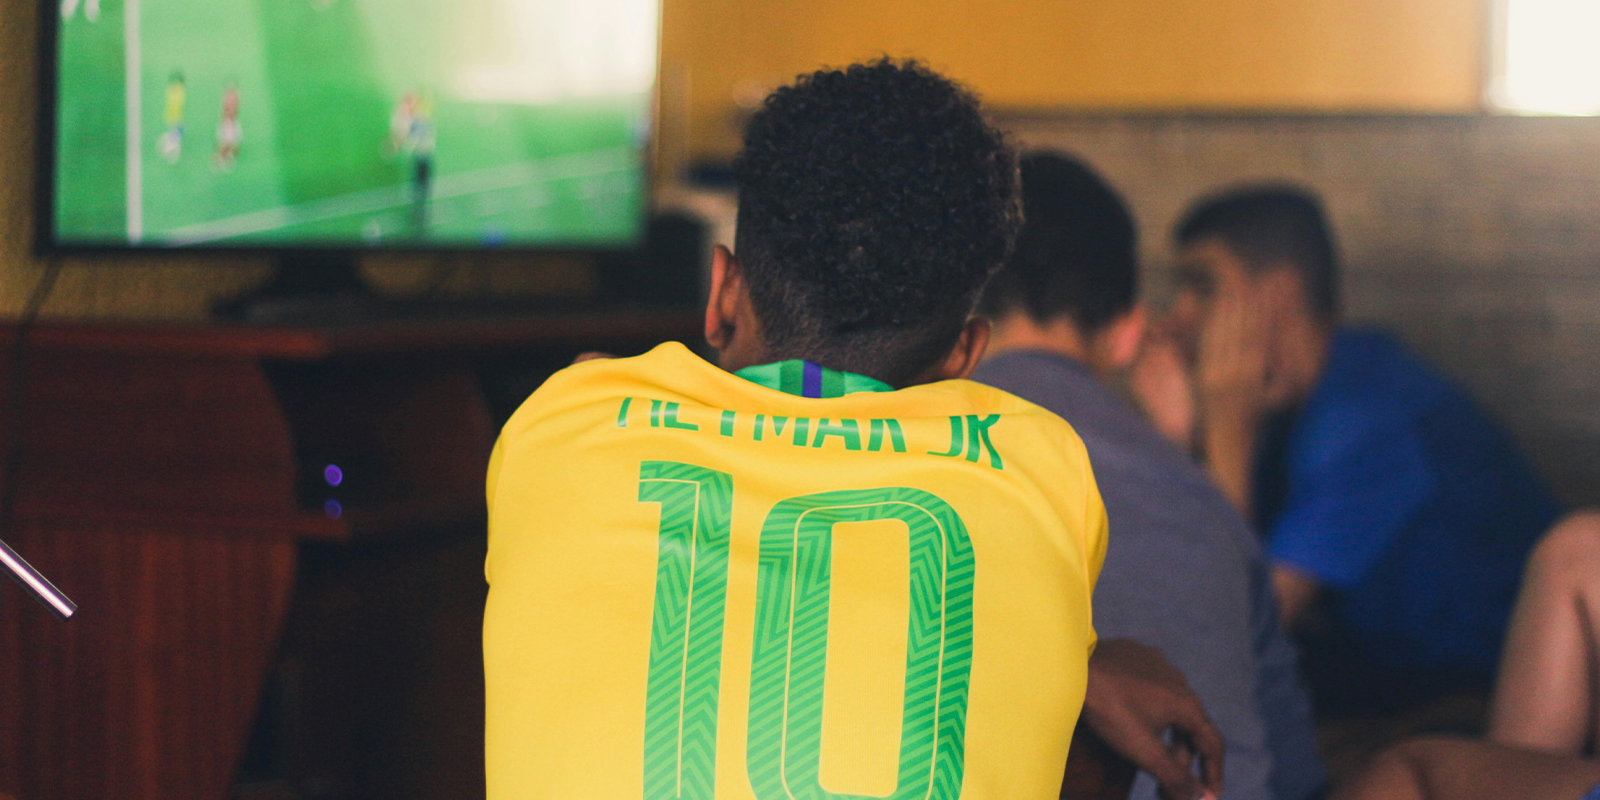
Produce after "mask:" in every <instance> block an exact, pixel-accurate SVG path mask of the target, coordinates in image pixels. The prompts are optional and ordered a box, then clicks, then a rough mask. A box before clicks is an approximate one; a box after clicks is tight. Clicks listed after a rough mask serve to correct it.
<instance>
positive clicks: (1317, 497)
mask: <svg viewBox="0 0 1600 800" xmlns="http://www.w3.org/2000/svg"><path fill="white" fill-rule="evenodd" d="M1278 456H1279V457H1278V459H1275V460H1272V461H1267V460H1264V461H1263V462H1261V465H1262V466H1264V467H1265V469H1264V470H1263V471H1262V472H1261V473H1258V474H1259V478H1260V479H1259V480H1258V482H1257V485H1258V486H1262V487H1265V490H1264V491H1263V492H1261V493H1258V497H1257V512H1258V513H1257V518H1258V519H1259V520H1260V522H1261V525H1262V528H1263V530H1265V531H1266V532H1267V546H1268V550H1269V552H1270V553H1271V554H1272V556H1274V557H1275V558H1277V559H1278V560H1280V561H1283V562H1286V563H1288V564H1289V565H1291V566H1294V567H1296V568H1298V569H1300V570H1302V571H1304V572H1306V573H1308V574H1310V575H1311V576H1313V577H1315V578H1316V579H1317V580H1318V581H1320V582H1321V583H1322V584H1323V585H1324V586H1326V587H1327V588H1328V589H1329V590H1330V595H1331V600H1332V608H1333V613H1334V615H1335V617H1336V620H1337V621H1338V622H1339V623H1340V624H1341V625H1342V626H1343V627H1344V628H1345V629H1346V630H1347V631H1348V632H1349V633H1350V634H1351V635H1353V636H1354V637H1355V639H1356V641H1357V642H1358V643H1359V644H1360V645H1361V648H1362V650H1363V651H1364V655H1366V656H1367V657H1368V658H1371V659H1373V660H1375V661H1378V662H1381V663H1387V664H1391V665H1394V666H1399V667H1408V668H1418V669H1447V670H1456V671H1465V672H1469V673H1475V674H1479V675H1485V676H1486V675H1489V674H1491V673H1492V672H1493V670H1494V667H1495V664H1496V663H1497V661H1498V659H1499V655H1500V643H1501V638H1502V636H1503V635H1504V631H1505V627H1506V623H1507V620H1508V618H1509V615H1510V609H1511V604H1512V602H1513V601H1514V600H1515V597H1516V592H1517V586H1518V583H1519V579H1520V576H1521V572H1522V564H1523V561H1524V559H1525V558H1526V556H1527V553H1528V551H1529V549H1530V548H1531V547H1532V546H1533V544H1534V543H1535V542H1536V541H1537V540H1538V538H1539V536H1540V535H1541V534H1542V533H1543V532H1544V531H1545V530H1546V529H1547V528H1549V527H1550V525H1551V524H1552V523H1553V522H1554V520H1555V518H1556V516H1557V514H1558V513H1559V508H1558V506H1557V504H1556V503H1555V501H1554V500H1553V499H1552V498H1551V496H1550V494H1549V492H1548V491H1547V490H1546V489H1545V487H1544V486H1543V485H1542V484H1541V483H1540V482H1539V480H1538V479H1537V478H1535V477H1534V475H1533V473H1532V471H1531V470H1530V469H1529V468H1528V466H1527V464H1526V463H1525V462H1524V461H1523V459H1522V457H1521V456H1520V455H1519V454H1518V453H1517V451H1516V449H1515V448H1514V447H1513V446H1512V445H1511V442H1510V441H1509V440H1508V439H1507V437H1506V435H1505V434H1504V433H1503V432H1502V431H1501V430H1500V429H1499V428H1498V427H1497V426H1496V425H1495V424H1494V423H1493V422H1491V421H1490V420H1489V418H1488V417H1487V416H1486V415H1485V414H1484V413H1483V412H1482V411H1481V410H1479V408H1478V407H1477V406H1476V405H1475V404H1473V402H1472V401H1471V400H1469V399H1468V398H1467V397H1466V396H1465V395H1464V394H1462V393H1461V392H1460V391H1459V390H1458V389H1456V388H1455V387H1453V386H1451V385H1450V384H1449V383H1447V382H1446V381H1445V380H1444V379H1443V378H1441V377H1439V376H1438V375H1437V374H1436V373H1434V372H1433V371H1432V370H1431V369H1430V368H1429V367H1428V366H1427V365H1426V364H1424V363H1422V361H1420V360H1419V359H1417V358H1416V357H1415V356H1413V355H1411V354H1410V353H1408V352H1406V351H1405V350H1404V349H1402V348H1401V346H1400V345H1399V344H1398V343H1397V342H1395V340H1394V339H1393V338H1391V337H1390V336H1388V335H1387V334H1384V333H1381V332H1378V331H1360V330H1342V331H1340V332H1339V333H1338V334H1336V336H1335V337H1334V340H1333V343H1332V347H1331V350H1330V352H1329V355H1328V362H1327V366H1326V369H1325V371H1324V374H1323V376H1322V380H1321V382H1320V383H1319V384H1318V385H1317V387H1316V388H1315V389H1314V390H1313V392H1312V394H1311V396H1310V397H1309V398H1308V399H1307V401H1306V403H1305V405H1304V406H1303V407H1302V408H1301V410H1300V412H1299V414H1298V415H1297V416H1296V417H1295V419H1294V420H1293V422H1292V423H1291V425H1290V427H1289V428H1288V429H1287V438H1286V440H1285V441H1284V443H1283V449H1282V450H1281V452H1280V453H1279V454H1278ZM1271 473H1276V474H1271ZM1273 494H1276V495H1277V496H1275V497H1274V496H1271V495H1273Z"/></svg>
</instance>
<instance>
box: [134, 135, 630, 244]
mask: <svg viewBox="0 0 1600 800" xmlns="http://www.w3.org/2000/svg"><path fill="white" fill-rule="evenodd" d="M632 155H633V151H631V150H628V149H624V148H618V149H614V150H597V151H594V152H589V153H572V154H569V155H564V156H556V157H554V158H548V159H545V160H543V161H528V162H523V163H521V164H511V165H508V166H502V167H490V168H488V169H480V170H475V171H473V172H463V173H460V174H456V175H447V176H445V177H442V178H439V179H438V180H436V181H434V182H433V185H432V187H431V189H430V191H429V192H428V200H429V202H437V201H440V200H449V199H451V198H455V197H463V196H466V195H473V194H482V193H484V192H493V191H499V190H502V189H515V188H517V187H519V186H528V185H531V184H534V183H540V182H545V181H553V180H563V179H567V178H584V177H588V176H591V175H603V174H605V173H609V172H619V171H622V170H624V169H627V168H628V167H629V166H630V165H631V161H632V159H631V156H632ZM412 191H413V190H412V187H411V184H402V185H399V186H386V187H384V188H382V189H370V190H368V191H365V192H356V193H353V194H345V195H339V196H338V197H328V198H324V199H322V200H314V201H312V202H309V203H301V204H299V205H292V206H278V207H276V208H269V209H265V210H262V211H252V212H249V213H247V214H239V215H237V216H233V217H225V218H223V219H218V220H211V221H210V222H200V223H196V224H194V225H185V226H183V227H181V228H174V229H172V230H170V231H166V232H165V233H163V234H161V236H160V238H161V239H162V240H163V241H164V242H165V243H167V244H172V245H179V246H183V245H196V244H205V243H206V242H214V241H217V240H219V239H229V238H232V237H235V236H249V235H251V234H256V233H265V232H267V231H271V230H276V229H278V228H286V227H289V226H291V225H304V224H307V223H313V222H325V221H327V220H331V219H338V218H340V217H351V216H356V215H358V214H373V213H376V212H379V211H385V210H388V209H392V208H404V207H406V206H409V205H411V204H412V202H413V194H412Z"/></svg>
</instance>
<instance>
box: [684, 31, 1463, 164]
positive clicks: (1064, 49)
mask: <svg viewBox="0 0 1600 800" xmlns="http://www.w3.org/2000/svg"><path fill="white" fill-rule="evenodd" d="M665 3H666V9H665V12H666V13H665V20H666V25H665V30H664V32H663V41H662V59H663V62H664V64H666V65H667V66H668V68H669V69H675V70H679V71H680V72H681V73H683V74H686V75H687V78H688V84H689V91H688V92H687V97H685V96H683V94H682V93H674V92H673V91H671V90H670V89H669V91H667V93H666V97H665V102H666V104H667V107H666V111H667V113H669V114H672V113H679V114H686V115H687V116H688V117H689V119H690V125H691V127H692V130H693V140H694V145H693V147H694V149H696V150H700V151H724V150H727V149H729V148H731V147H732V146H733V145H732V139H731V133H732V131H733V130H734V128H735V126H734V124H733V123H732V121H731V120H732V113H733V108H734V102H733V98H734V95H735V93H736V92H737V91H739V90H740V89H741V87H750V86H770V85H775V84H779V83H783V82H786V81H788V80H789V79H791V78H792V77H793V76H794V75H795V74H797V73H799V72H802V71H806V70H810V69H814V68H816V67H817V66H819V65H824V64H844V63H849V62H852V61H857V60H861V59H864V58H871V57H872V56H874V55H877V54H880V53H887V54H889V55H893V56H897V57H904V56H915V57H918V58H922V59H924V60H926V61H928V62H929V63H930V64H932V65H933V66H934V67H936V68H938V69H940V70H942V71H944V72H946V73H948V74H950V75H952V76H954V77H957V78H960V79H961V80H963V81H965V82H967V83H968V84H969V85H971V86H973V87H974V88H976V89H977V90H978V91H979V92H980V93H981V94H982V95H983V96H984V97H985V99H986V100H987V101H988V102H989V103H991V104H993V105H995V106H1003V107H1010V108H1040V109H1060V108H1070V107H1077V108H1086V107H1087V108H1162V109H1171V108H1196V109H1276V110H1282V109H1306V110H1319V111H1374V110H1377V111H1424V112H1440V111H1444V112H1452V111H1453V112H1460V111H1472V110H1475V109H1476V108H1477V107H1478V97H1479V91H1480V90H1479V87H1480V84H1481V82H1482V66H1481V62H1482V59H1481V56H1480V54H1481V53H1482V51H1483V50H1484V43H1483V32H1484V31H1485V30H1486V28H1487V24H1486V21H1485V14H1486V11H1485V8H1484V6H1485V4H1484V3H1483V2H1482V0H1117V1H1115V2H1111V1H1108V0H1099V1H1098V2H1096V1H1095V0H1062V1H1060V2H1029V1H1026V0H988V1H987V2H980V0H809V2H794V1H793V0H781V1H780V0H769V1H768V2H757V3H737V2H729V0H665Z"/></svg>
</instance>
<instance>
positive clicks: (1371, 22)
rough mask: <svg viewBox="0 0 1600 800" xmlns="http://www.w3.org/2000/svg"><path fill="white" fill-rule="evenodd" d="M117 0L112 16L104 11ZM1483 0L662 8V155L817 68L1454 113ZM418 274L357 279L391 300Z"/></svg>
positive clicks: (14, 23)
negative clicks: (385, 288)
mask: <svg viewBox="0 0 1600 800" xmlns="http://www.w3.org/2000/svg"><path fill="white" fill-rule="evenodd" d="M108 1H109V2H116V1H117V0H108ZM1481 5H1483V2H1482V0H1337V2H1324V1H1322V0H1115V1H1114V2H1111V1H1108V0H1032V1H1031V2H1023V1H1022V0H804V1H803V2H802V0H765V1H764V2H750V1H749V0H743V1H741V0H664V11H663V13H664V31H663V36H662V62H663V65H664V67H665V80H664V89H663V91H664V95H665V96H664V100H663V102H664V115H665V120H664V127H665V129H666V131H667V133H668V134H669V135H671V136H674V137H676V138H675V139H672V140H669V141H667V142H665V143H664V146H665V149H666V152H668V153H678V154H688V153H691V152H700V153H721V154H725V153H727V152H729V151H731V149H732V148H733V147H734V146H735V138H734V121H733V120H734V119H735V114H734V113H733V111H732V109H733V108H734V96H735V94H736V92H738V91H740V90H745V91H746V92H749V91H750V90H755V91H757V92H759V90H760V88H761V87H765V86H768V85H772V84H776V83H780V82H783V81H786V80H788V79H789V78H791V77H792V76H793V75H794V74H796V73H798V72H800V71H803V70H808V69H812V68H814V67H816V66H817V65H819V64H824V63H835V64H837V63H843V62H848V61H852V60H857V59H861V58H866V57H870V56H872V55H874V54H877V53H889V54H893V55H897V56H907V55H915V56H920V57H923V58H925V59H927V60H928V61H929V62H930V63H932V64H933V65H934V66H935V67H938V68H940V69H943V70H946V71H948V72H949V73H951V74H952V75H955V76H957V77H959V78H961V79H963V80H965V81H967V82H969V83H970V84H972V85H973V86H974V87H975V88H977V89H978V90H979V91H980V92H982V93H983V94H984V95H985V96H986V97H987V99H988V100H989V101H990V102H991V103H993V104H995V105H997V106H1011V107H1032V108H1058V107H1066V106H1114V107H1164V108H1168V107H1195V108H1236V107H1252V108H1255V107H1262V108H1307V109H1319V110H1334V111H1338V110H1350V109H1374V108H1381V109H1397V110H1411V111H1427V112H1432V111H1441V110H1443V111H1450V110H1467V109H1472V108H1474V107H1475V104H1476V98H1477V95H1478V82H1479V78H1478V75H1479V64H1478V61H1479V59H1478V53H1479V51H1480V50H1481V49H1482V47H1481V41H1480V40H1481V36H1480V30H1481V29H1482V28H1483V24H1482V14H1481V12H1480V6H1481ZM36 8H37V4H36V0H0V314H15V313H16V312H17V310H18V309H20V308H21V306H22V303H23V301H24V299H25V297H26V295H27V293H28V291H29V290H30V289H31V287H32V285H33V283H34V281H35V279H36V278H37V276H38V274H39V269H40V264H39V262H38V261H37V260H36V259H34V258H32V257H31V255H30V254H29V247H30V240H31V235H32V221H31V209H32V204H33V199H32V193H33V169H34V163H33V131H34V117H35V114H34V105H33V97H34V64H35V58H36V55H35V47H36V39H37V34H36V30H35V19H36ZM439 266H440V265H439V264H438V263H436V261H434V260H432V259H420V260H419V259H412V260H410V261H408V262H404V263H393V262H391V263H389V264H387V265H378V266H376V267H374V268H372V269H369V272H371V273H372V274H374V275H375V276H376V277H378V278H379V279H380V280H382V281H384V282H385V283H386V284H387V285H389V286H391V287H393V288H394V289H395V290H397V291H405V290H407V289H409V288H414V287H420V286H423V285H426V284H427V283H429V282H430V280H431V277H432V275H433V274H434V273H435V271H436V269H438V268H439ZM265 274H266V265H265V263H264V262H262V261H261V260H260V259H236V258H226V259H207V260H192V259H181V260H163V259H160V258H152V259H142V260H129V259H117V260H104V259H92V260H76V259H75V260H69V261H68V262H67V269H66V270H65V272H64V273H63V275H62V278H61V282H60V285H59V287H58V289H57V290H56V293H55V294H54V295H53V296H52V298H51V300H50V302H49V304H48V305H47V306H46V312H47V313H50V314H59V315H73V316H96V317H106V316H112V317H150V318H199V317H202V316H203V315H204V314H205V309H206V307H207V306H208V305H209V303H210V302H211V301H212V300H214V299H216V298H219V297H225V296H228V295H230V294H233V293H235V292H238V291H242V290H243V289H245V288H247V287H249V286H251V285H254V284H255V283H258V282H259V281H261V280H262V279H263V277H264V276H265ZM455 275H456V278H455V280H454V284H453V286H454V288H455V289H457V290H458V291H462V292H471V291H478V290H487V291H493V292H502V293H503V292H556V293H565V294H582V293H583V292H585V291H586V290H587V289H588V288H589V285H590V284H589V283H588V282H587V281H588V279H587V274H586V272H585V271H584V270H582V269H575V268H572V267H571V265H566V264H545V263H527V262H524V263H512V264H503V265H498V266H484V265H482V264H479V263H476V262H474V263H471V264H468V265H466V266H465V267H464V268H463V269H460V270H457V271H456V273H455Z"/></svg>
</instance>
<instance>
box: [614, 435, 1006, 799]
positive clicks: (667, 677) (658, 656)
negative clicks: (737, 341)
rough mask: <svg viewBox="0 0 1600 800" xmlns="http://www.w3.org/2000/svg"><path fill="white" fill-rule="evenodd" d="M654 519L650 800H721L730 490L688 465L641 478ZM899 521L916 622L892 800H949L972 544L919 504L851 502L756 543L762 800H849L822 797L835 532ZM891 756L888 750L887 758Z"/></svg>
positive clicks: (652, 470)
mask: <svg viewBox="0 0 1600 800" xmlns="http://www.w3.org/2000/svg"><path fill="white" fill-rule="evenodd" d="M639 480H640V483H639V500H640V501H641V502H656V503H660V504H661V523H660V530H659V539H660V541H659V557H658V561H657V571H656V594H655V610H654V618H653V625H652V628H651V643H650V669H649V679H648V681H649V685H648V690H647V697H646V709H645V742H644V797H645V800H663V799H665V798H696V799H701V798H703V799H704V800H710V799H711V798H712V797H713V793H714V786H715V777H716V750H717V748H716V744H717V742H716V739H717V700H718V696H719V693H720V690H721V689H720V679H721V675H720V667H721V655H722V635H723V612H724V609H725V606H726V601H727V569H728V544H729V540H730V534H731V531H730V527H731V519H732V501H733V488H732V487H733V479H732V476H730V475H728V474H727V473H723V472H718V471H716V470H711V469H706V468H704V467H698V466H694V465H691V464H680V463H675V462H666V461H646V462H644V463H643V464H641V465H640V473H639ZM882 520H892V521H898V522H899V523H903V524H904V525H905V527H906V530H907V532H908V542H909V554H910V563H909V564H908V565H900V566H902V567H908V573H906V572H898V571H896V574H909V586H908V587H907V589H908V592H909V604H908V612H909V621H908V629H907V632H906V639H905V642H906V645H905V650H904V653H903V654H902V653H882V654H881V657H882V658H900V657H901V656H902V655H903V659H904V675H905V682H904V686H905V688H904V694H903V697H902V702H901V724H900V726H899V735H900V740H899V742H898V747H897V748H894V752H897V753H898V756H899V758H898V767H897V769H896V772H895V783H894V788H893V791H892V792H891V793H889V794H888V795H886V796H888V797H891V798H896V799H897V800H898V799H900V798H904V799H905V800H910V798H924V799H925V800H954V799H955V798H956V797H958V796H959V795H960V793H961V782H962V768H963V761H964V757H965V751H964V743H965V732H966V711H967V681H968V675H969V673H970V670H971V664H972V591H973V579H974V572H975V565H974V559H973V552H972V544H971V540H970V538H969V537H968V534H967V530H966V527H965V525H964V524H963V523H962V521H961V518H960V517H959V516H958V515H957V514H956V512H955V510H954V509H952V508H951V507H950V505H949V504H948V503H946V502H945V501H943V500H941V499H940V498H938V497H936V496H934V495H932V494H930V493H928V492H925V491H921V490H919V489H910V488H884V489H869V490H845V491H835V492H824V493H820V494H811V495H804V496H801V497H794V498H790V499H788V500H784V501H782V502H779V503H778V504H777V505H775V506H774V507H773V508H772V510H771V511H770V512H769V513H768V515H767V517H766V522H765V523H764V524H763V525H762V529H761V542H760V566H759V573H758V579H757V590H756V616H755V630H754V632H753V633H754V635H753V642H752V648H753V649H752V656H751V678H750V686H749V698H750V706H749V707H750V717H749V721H748V734H747V737H748V738H747V747H746V764H745V771H746V773H747V774H748V776H749V780H750V786H751V788H752V789H753V790H754V792H755V795H756V796H757V797H758V798H760V799H761V800H810V799H812V798H815V799H817V800H822V799H823V798H835V797H848V796H849V795H840V794H835V793H832V792H829V791H828V790H826V789H824V788H823V786H822V783H823V781H822V775H821V765H822V753H823V742H822V738H823V717H824V711H823V695H824V684H825V682H826V677H827V670H826V666H827V656H828V639H829V617H830V599H831V597H832V585H831V579H832V563H833V562H832V559H833V547H834V526H835V525H839V524H842V523H858V522H873V521H882ZM884 744H893V743H892V742H886V743H884ZM878 796H885V795H878Z"/></svg>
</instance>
